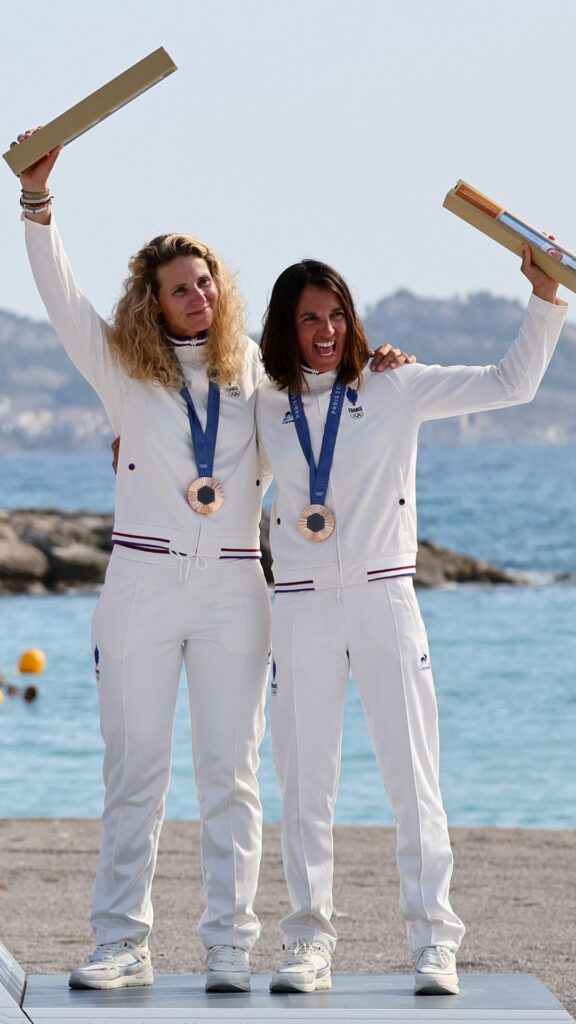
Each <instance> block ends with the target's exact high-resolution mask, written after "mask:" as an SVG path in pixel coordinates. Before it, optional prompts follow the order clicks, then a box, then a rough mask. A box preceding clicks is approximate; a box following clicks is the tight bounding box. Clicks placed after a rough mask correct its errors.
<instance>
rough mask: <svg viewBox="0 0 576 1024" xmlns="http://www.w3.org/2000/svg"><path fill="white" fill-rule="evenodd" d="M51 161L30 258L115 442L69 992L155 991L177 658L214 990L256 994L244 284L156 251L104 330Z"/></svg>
mask: <svg viewBox="0 0 576 1024" xmlns="http://www.w3.org/2000/svg"><path fill="white" fill-rule="evenodd" d="M26 134H28V133H26ZM25 137H26V135H22V136H19V141H21V140H22V139H23V138H25ZM58 153H59V150H53V151H52V153H50V154H49V155H48V156H47V157H45V158H44V159H42V160H40V161H39V162H38V163H37V164H35V165H33V166H32V167H31V168H28V169H27V170H26V171H24V172H23V173H22V175H21V183H22V187H23V193H22V198H21V205H22V206H23V209H24V221H25V229H26V242H27V247H28V253H29V257H30V262H31V265H32V270H33V273H34V277H35V279H36V283H37V285H38V289H39V291H40V294H41V296H42V299H43V301H44V303H45V306H46V310H47V312H48V315H49V317H50V319H51V321H52V324H53V325H54V328H55V330H56V332H57V333H58V335H59V337H60V340H61V341H62V344H63V345H64V347H65V348H66V350H67V352H68V354H69V355H70V357H71V359H72V361H73V362H74V363H75V365H76V366H77V368H78V369H79V370H80V372H81V373H82V374H83V375H84V376H85V377H86V378H87V380H88V381H89V382H90V383H91V384H92V385H93V387H94V388H95V390H96V392H97V393H98V395H99V396H100V398H101V400H102V402H103V403H104V406H105V408H106V411H107V413H108V416H109V419H110V422H111V424H112V426H113V428H114V429H115V431H116V432H117V433H119V434H120V433H121V435H122V440H121V446H120V457H119V462H118V473H117V482H116V516H115V523H114V533H113V543H114V548H113V553H112V556H111V559H110V564H109V568H108V571H107V574H106V582H105V584H104V588H103V590H102V594H101V597H100V600H99V602H98V606H97V608H96V611H95V614H94V620H93V629H92V650H93V656H94V667H95V672H96V677H97V682H98V695H99V701H100V721H101V731H102V737H103V739H104V744H105V756H104V781H105V790H106V795H105V805H104V812H103V817H102V845H101V851H100V862H99V867H98V873H97V878H96V885H95V891H94V901H93V910H92V918H91V923H92V927H93V929H94V932H95V936H96V949H95V951H94V952H93V953H92V955H91V956H90V957H89V959H88V962H87V963H86V964H84V965H83V966H82V967H80V968H78V969H77V970H74V971H73V972H72V974H71V977H70V985H71V986H72V987H76V988H121V987H124V986H132V985H150V984H151V983H152V981H153V971H152V963H151V958H150V952H149V949H148V936H149V933H150V930H151V927H152V916H153V915H152V904H151V899H150V892H151V886H152V877H153V874H154V868H155V864H156V855H157V849H158V840H159V836H160V828H161V825H162V820H163V816H164V805H165V799H166V793H167V790H168V783H169V777H170V763H171V753H172V725H173V718H174V709H175V704H176V696H177V691H178V685H179V680H180V673H181V669H182V665H183V664H184V667H185V669H186V674H187V679H188V690H189V698H190V706H191V717H192V732H193V754H194V768H195V775H196V784H197V790H198V802H199V806H200V814H201V820H202V842H201V847H202V869H203V876H204V883H205V893H206V909H205V911H204V913H203V915H202V919H201V921H200V926H199V933H200V937H201V939H202V941H203V943H204V946H205V947H206V949H207V951H208V952H207V975H206V988H207V990H208V991H223V990H224V991H225V990H247V989H248V988H249V987H250V973H249V963H248V953H249V951H250V949H251V947H252V945H253V944H254V942H255V941H256V939H257V937H258V934H259V923H258V919H257V917H256V915H255V913H254V910H253V900H254V896H255V892H256V885H257V879H258V868H259V861H260V850H261V826H262V811H261V805H260V800H259V795H258V784H257V779H256V771H257V768H258V764H259V760H258V748H259V744H260V741H261V739H262V736H263V733H264V695H265V686H266V679H267V673H268V661H269V649H270V636H269V632H270V626H269V600H268V591H267V587H266V583H265V580H264V576H263V573H262V569H261V566H260V561H259V559H260V550H259V519H260V512H261V500H262V492H263V489H264V480H263V476H262V471H261V468H260V463H259V457H258V451H257V445H256V434H255V425H254V404H255V394H256V388H257V385H258V383H259V381H260V379H261V377H262V372H263V371H262V369H261V363H260V358H259V350H258V347H257V346H256V344H255V343H254V342H252V341H251V340H250V339H249V338H247V337H245V335H244V333H243V317H242V303H241V300H240V297H239V295H238V292H237V290H236V286H235V284H234V281H233V279H232V277H231V275H230V274H229V273H228V271H227V270H226V268H225V267H224V265H223V264H222V262H221V261H220V260H219V259H218V257H217V256H216V255H215V254H214V253H213V252H212V251H211V250H210V249H209V248H208V246H206V245H204V244H203V243H202V242H199V241H198V240H196V239H194V238H192V237H190V236H188V235H180V234H167V235H161V236H159V237H158V238H154V239H153V240H152V241H151V242H149V243H148V244H147V245H145V246H143V248H142V249H141V250H140V251H139V252H138V253H137V254H136V256H134V257H133V258H132V259H131V260H130V265H129V269H130V276H129V278H128V280H127V281H126V284H125V287H124V294H123V296H122V298H121V299H120V301H119V303H118V305H117V308H116V310H115V315H114V319H113V322H112V324H111V326H110V325H108V324H107V323H106V322H105V321H104V320H102V319H101V318H100V317H99V316H98V315H97V313H96V312H95V311H94V309H93V308H92V306H91V305H90V303H89V302H88V300H87V299H86V298H85V296H84V295H83V294H82V292H81V291H80V289H79V288H78V286H77V284H76V282H75V280H74V277H73V275H72V271H71V269H70V266H69V263H68V260H67V257H66V255H65V252H64V250H63V247H62V243H61V241H60V237H59V235H58V232H57V229H56V226H55V224H54V221H53V218H52V217H51V199H50V192H49V190H48V185H47V183H48V176H49V173H50V171H51V170H52V167H53V165H54V162H55V160H56V158H57V156H58ZM216 438H217V442H218V444H217V448H216Z"/></svg>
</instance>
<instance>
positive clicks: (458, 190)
mask: <svg viewBox="0 0 576 1024" xmlns="http://www.w3.org/2000/svg"><path fill="white" fill-rule="evenodd" d="M443 205H444V206H445V207H446V209H447V210H450V212H451V213H455V214H456V216H457V217H461V218H462V220H465V221H467V222H468V223H469V224H471V225H472V226H473V227H475V228H478V230H479V231H482V232H483V233H484V234H485V235H488V236H489V237H490V238H493V239H494V241H496V242H499V243H500V245H504V246H505V247H506V248H507V249H510V251H511V252H515V253H516V254H517V255H518V256H521V255H522V243H523V242H528V244H529V245H530V249H531V250H532V258H533V260H534V263H535V264H536V265H537V266H538V267H540V269H541V270H543V271H544V272H545V273H546V274H548V275H549V277H551V278H552V279H553V280H554V281H559V282H560V284H563V285H565V287H566V288H569V289H570V291H572V292H576V254H574V253H572V252H570V250H569V249H565V248H564V246H561V245H560V244H559V243H557V242H553V241H551V239H549V238H547V237H546V235H544V234H542V232H541V231H538V230H537V229H536V228H532V227H530V225H529V224H527V223H526V222H525V221H523V220H522V219H521V218H519V217H516V215H515V214H512V213H510V211H509V210H507V209H505V207H503V206H500V204H499V203H496V202H494V200H493V199H489V198H488V196H485V195H483V194H482V193H481V192H479V191H478V190H477V189H475V188H474V187H473V186H472V185H469V184H468V182H466V181H462V180H460V181H458V183H457V184H456V185H455V186H454V188H452V189H450V191H449V192H448V194H447V196H446V198H445V199H444V203H443ZM550 253H555V256H551V255H549V254H550Z"/></svg>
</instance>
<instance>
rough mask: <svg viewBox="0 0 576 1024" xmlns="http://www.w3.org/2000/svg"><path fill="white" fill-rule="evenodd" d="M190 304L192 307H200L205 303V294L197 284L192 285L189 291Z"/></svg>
mask: <svg viewBox="0 0 576 1024" xmlns="http://www.w3.org/2000/svg"><path fill="white" fill-rule="evenodd" d="M189 300H190V305H191V306H193V307H194V308H197V307H202V308H204V306H205V305H206V296H205V294H204V292H203V291H202V288H200V287H199V286H198V285H197V284H195V285H193V287H192V288H191V289H190V293H189Z"/></svg>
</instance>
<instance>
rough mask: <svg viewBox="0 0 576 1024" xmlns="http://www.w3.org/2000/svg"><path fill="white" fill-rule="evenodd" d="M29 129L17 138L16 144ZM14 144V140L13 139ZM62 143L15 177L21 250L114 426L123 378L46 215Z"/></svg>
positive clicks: (75, 360) (103, 325) (69, 349)
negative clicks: (22, 229)
mask: <svg viewBox="0 0 576 1024" xmlns="http://www.w3.org/2000/svg"><path fill="white" fill-rule="evenodd" d="M30 134H32V133H31V132H25V133H23V134H22V135H19V136H18V141H19V142H22V141H23V140H24V139H25V138H27V137H28V136H29V135H30ZM13 145H17V143H13ZM61 148H62V147H57V148H56V149H53V150H52V151H51V152H50V153H48V155H47V156H45V157H43V158H42V159H41V160H39V161H38V162H37V163H35V164H33V165H32V166H31V167H28V168H26V170H25V171H23V172H22V174H21V175H20V183H21V185H22V195H21V199H20V203H21V206H22V209H23V211H24V226H25V235H26V248H27V251H28V257H29V259H30V266H31V268H32V273H33V275H34V279H35V282H36V286H37V288H38V291H39V293H40V297H41V298H42V301H43V303H44V306H45V307H46V312H47V314H48V317H49V318H50V321H51V323H52V326H53V327H54V329H55V331H56V333H57V334H58V337H59V338H60V341H61V342H62V344H63V346H64V348H65V349H66V351H67V353H68V355H69V356H70V359H71V360H72V362H73V363H74V365H75V366H76V368H77V369H78V370H79V371H80V373H81V374H82V375H83V376H84V377H85V378H86V380H87V381H88V382H89V383H90V384H91V385H92V387H93V388H94V390H95V391H96V393H97V394H98V395H99V397H100V398H101V400H102V402H103V404H104V406H105V408H106V412H107V414H108V417H109V419H110V422H111V423H112V426H113V427H114V428H115V429H116V430H119V429H120V425H121V424H120V409H121V405H122V395H123V392H124V387H125V379H124V374H123V372H122V370H121V369H120V368H119V366H118V365H117V363H116V362H115V360H114V359H113V358H112V355H111V352H110V349H109V346H108V340H107V337H108V326H107V324H106V322H105V321H104V320H103V319H102V318H101V317H100V316H99V315H98V314H97V313H96V311H95V310H94V308H93V307H92V305H91V304H90V302H89V301H88V299H87V298H86V296H85V295H84V294H83V293H82V291H81V290H80V288H79V287H78V285H77V284H76V281H75V279H74V275H73V273H72V269H71V267H70V263H69V261H68V258H67V256H66V253H65V251H64V247H63V245H62V241H61V238H60V235H59V233H58V230H57V228H56V225H55V223H54V218H53V216H52V208H51V196H50V189H49V178H50V173H51V171H52V168H53V167H54V164H55V163H56V160H57V159H58V156H59V153H60V151H61Z"/></svg>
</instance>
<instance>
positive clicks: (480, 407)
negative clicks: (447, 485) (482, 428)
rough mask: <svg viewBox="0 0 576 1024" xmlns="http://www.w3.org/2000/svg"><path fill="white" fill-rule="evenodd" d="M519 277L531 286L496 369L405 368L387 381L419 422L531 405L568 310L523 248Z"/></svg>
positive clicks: (554, 283)
mask: <svg viewBox="0 0 576 1024" xmlns="http://www.w3.org/2000/svg"><path fill="white" fill-rule="evenodd" d="M522 273H523V274H525V276H526V277H527V278H528V280H529V281H530V282H531V284H532V295H531V296H530V300H529V302H528V308H527V310H526V313H525V316H524V321H523V323H522V326H521V328H520V331H519V333H518V336H517V338H516V340H515V341H514V343H513V344H512V346H511V347H510V348H509V349H508V351H507V352H506V354H505V356H504V357H503V358H502V359H501V360H500V362H499V363H498V364H497V365H496V366H421V365H416V366H406V367H404V368H403V369H402V370H401V371H399V373H398V375H396V374H392V375H391V376H390V380H391V381H392V382H393V383H394V384H395V386H396V387H398V388H400V389H401V390H402V393H403V395H404V398H405V401H406V402H407V404H408V405H409V406H410V408H411V409H412V411H413V412H414V414H415V416H416V417H417V418H418V419H420V420H433V419H443V418H445V417H448V416H458V415H460V414H462V413H467V412H482V411H484V410H489V409H500V408H504V407H505V406H510V405H520V404H522V403H523V402H530V401H531V400H532V399H533V398H534V395H535V394H536V391H537V389H538V386H539V384H540V381H541V380H542V377H543V376H544V374H545V372H546V369H547V367H548V363H549V362H550V359H551V358H552V354H553V352H554V349H555V347H556V343H557V341H558V338H559V335H560V331H561V329H562V325H563V323H564V320H565V318H566V312H567V305H566V303H565V302H563V301H562V300H560V299H558V298H557V290H558V283H557V282H556V281H553V280H552V279H551V278H550V277H548V275H547V274H545V273H544V272H543V271H542V270H540V269H539V268H538V267H537V266H536V265H535V264H534V263H533V262H532V257H531V253H530V247H529V246H527V245H526V246H524V251H523V258H522Z"/></svg>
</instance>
